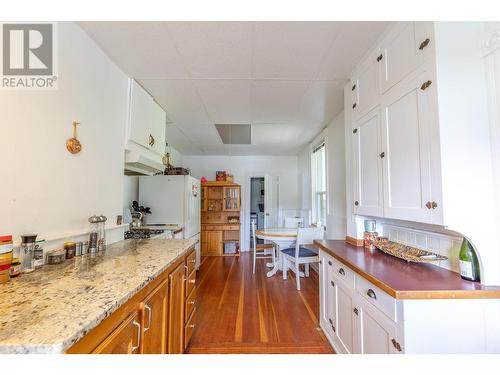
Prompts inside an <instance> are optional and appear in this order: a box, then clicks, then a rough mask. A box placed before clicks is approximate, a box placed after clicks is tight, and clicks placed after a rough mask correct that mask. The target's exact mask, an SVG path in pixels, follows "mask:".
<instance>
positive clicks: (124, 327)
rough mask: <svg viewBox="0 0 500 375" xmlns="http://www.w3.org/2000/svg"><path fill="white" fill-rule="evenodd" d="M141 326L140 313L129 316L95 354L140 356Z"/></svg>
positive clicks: (100, 345) (96, 349)
mask: <svg viewBox="0 0 500 375" xmlns="http://www.w3.org/2000/svg"><path fill="white" fill-rule="evenodd" d="M141 330H142V328H141V324H140V323H139V313H138V311H136V312H134V313H132V314H131V315H129V317H128V318H127V319H125V321H124V322H123V323H122V324H120V325H119V326H118V328H116V329H115V330H114V331H113V333H111V335H109V336H108V337H107V338H106V339H105V340H104V341H103V342H102V343H101V344H99V346H98V347H97V348H95V349H94V351H93V352H92V353H93V354H138V353H139V352H140V348H141Z"/></svg>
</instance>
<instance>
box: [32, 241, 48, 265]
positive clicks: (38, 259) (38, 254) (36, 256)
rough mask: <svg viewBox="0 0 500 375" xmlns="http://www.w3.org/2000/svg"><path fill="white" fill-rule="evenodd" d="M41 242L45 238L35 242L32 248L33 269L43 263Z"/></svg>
mask: <svg viewBox="0 0 500 375" xmlns="http://www.w3.org/2000/svg"><path fill="white" fill-rule="evenodd" d="M43 242H45V240H38V241H36V242H35V249H34V250H33V267H34V268H35V269H38V268H40V267H42V266H43V265H44V263H45V261H44V257H43V247H42V244H43Z"/></svg>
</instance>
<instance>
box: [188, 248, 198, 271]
mask: <svg viewBox="0 0 500 375" xmlns="http://www.w3.org/2000/svg"><path fill="white" fill-rule="evenodd" d="M195 264H196V252H195V251H193V252H191V254H189V255H188V256H187V257H186V266H187V270H186V275H190V274H191V272H193V271H194V268H195Z"/></svg>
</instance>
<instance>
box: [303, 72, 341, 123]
mask: <svg viewBox="0 0 500 375" xmlns="http://www.w3.org/2000/svg"><path fill="white" fill-rule="evenodd" d="M346 83H347V80H346V79H343V80H337V81H315V82H312V83H311V86H310V87H309V89H308V90H307V92H306V93H305V96H304V107H303V108H302V111H301V117H302V120H303V121H304V122H305V123H309V124H322V125H328V124H329V123H330V121H332V119H333V118H334V117H335V115H337V114H338V113H340V112H342V110H343V105H344V89H343V88H344V85H345V84H346Z"/></svg>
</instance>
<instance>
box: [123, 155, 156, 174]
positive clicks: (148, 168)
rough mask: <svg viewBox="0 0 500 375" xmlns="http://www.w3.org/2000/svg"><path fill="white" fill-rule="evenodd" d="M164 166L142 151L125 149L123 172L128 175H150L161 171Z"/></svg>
mask: <svg viewBox="0 0 500 375" xmlns="http://www.w3.org/2000/svg"><path fill="white" fill-rule="evenodd" d="M164 169H165V166H164V165H163V164H162V163H160V162H158V161H156V160H153V159H151V158H149V157H147V156H146V155H144V154H143V153H140V152H137V151H134V150H125V174H126V175H128V176H137V175H144V176H152V175H154V174H157V173H163V170H164Z"/></svg>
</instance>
